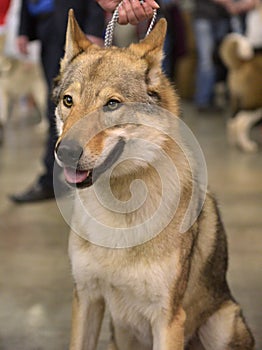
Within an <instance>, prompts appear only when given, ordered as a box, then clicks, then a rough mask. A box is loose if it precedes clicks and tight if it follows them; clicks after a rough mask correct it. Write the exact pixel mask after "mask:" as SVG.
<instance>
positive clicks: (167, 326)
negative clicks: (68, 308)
mask: <svg viewBox="0 0 262 350" xmlns="http://www.w3.org/2000/svg"><path fill="white" fill-rule="evenodd" d="M165 29H166V23H165V20H160V21H159V22H158V23H157V25H156V26H155V28H154V30H153V31H152V33H151V34H149V36H147V37H146V39H144V40H143V41H142V42H140V43H138V44H132V45H130V46H129V47H128V48H125V49H120V48H116V47H112V48H107V49H103V48H98V47H96V46H94V45H92V44H91V43H90V42H89V41H88V40H87V39H86V38H85V35H84V34H83V33H82V32H81V30H80V29H79V27H78V25H77V23H76V21H75V19H74V16H73V13H72V12H71V13H70V15H69V23H68V30H67V38H66V50H65V57H64V59H63V60H62V62H61V72H60V76H59V77H58V78H57V80H56V86H55V89H54V97H55V99H56V102H57V108H56V115H57V118H58V129H59V133H60V138H59V141H58V145H57V152H58V150H59V144H60V143H61V142H63V141H66V140H67V138H68V137H69V136H68V135H71V137H73V139H74V142H77V143H79V144H81V147H83V154H82V155H81V158H80V160H79V162H78V165H77V167H78V168H79V169H82V170H84V169H85V168H88V169H89V168H92V167H93V166H94V164H95V162H96V163H98V164H99V163H100V158H101V157H102V158H103V157H104V156H106V155H107V154H108V149H109V150H112V149H114V145H115V144H116V143H117V140H119V135H121V138H122V139H124V140H125V141H126V144H128V140H130V139H136V138H143V139H145V140H148V141H149V142H153V141H154V142H155V143H156V144H157V145H159V146H160V147H161V148H162V149H163V150H164V151H165V152H166V153H167V154H168V156H169V157H170V159H171V160H172V162H174V164H176V167H177V169H178V173H179V174H178V175H179V179H180V180H181V197H180V201H179V206H178V208H177V211H176V213H175V215H174V217H173V219H172V221H171V222H170V223H169V224H168V225H167V226H166V227H165V228H164V229H163V230H162V231H161V232H160V233H159V234H158V235H157V236H156V237H154V238H153V239H151V240H149V241H147V242H146V243H143V244H140V245H137V246H134V247H130V248H124V249H113V248H106V247H102V246H98V245H95V244H92V243H91V242H90V241H89V240H85V239H84V238H82V237H80V236H79V235H78V234H77V233H75V232H74V231H71V234H70V239H69V255H70V259H71V264H72V273H73V277H74V282H75V289H74V299H73V318H72V336H71V345H70V349H71V350H80V349H82V350H84V349H85V350H87V349H88V350H94V349H95V348H96V344H97V340H98V336H99V332H100V327H101V323H102V319H103V314H104V309H105V305H107V307H108V309H109V312H110V316H111V320H112V339H111V343H110V345H109V349H111V350H131V349H132V350H149V349H150V350H152V349H153V350H176V349H177V350H178V349H179V350H181V349H184V348H187V349H212V350H220V349H221V350H222V349H253V346H254V342H253V338H252V335H251V333H250V331H249V330H248V328H247V326H246V324H245V321H244V319H243V316H242V313H241V310H240V307H239V305H238V304H237V303H236V302H235V301H234V300H233V299H232V297H231V294H230V291H229V288H228V286H227V282H226V276H225V275H226V270H227V245H226V237H225V233H224V229H223V225H222V223H221V221H220V218H219V214H218V210H217V207H216V203H215V201H214V199H213V198H212V196H211V195H210V194H207V196H206V199H205V203H204V205H203V208H202V210H201V213H200V215H199V217H198V218H197V220H196V221H195V223H194V224H193V225H192V227H191V228H190V229H189V230H188V231H187V232H185V233H180V230H179V229H180V224H181V221H182V220H183V217H184V215H185V211H186V209H187V207H188V203H189V201H190V198H191V195H192V179H191V176H190V169H189V166H188V162H187V160H186V159H184V158H183V155H181V152H180V151H179V147H178V146H177V144H176V143H175V142H174V141H172V140H171V138H169V137H167V136H166V134H165V133H163V132H160V131H159V130H158V129H156V130H154V129H153V128H147V127H145V126H144V125H141V124H143V123H142V122H141V123H140V124H139V123H134V124H132V122H131V123H130V124H128V125H119V126H118V127H116V128H108V129H107V130H105V131H102V132H100V133H98V134H97V135H96V136H94V137H93V138H92V140H91V141H90V142H87V140H88V139H89V133H91V132H92V130H94V128H95V127H97V125H98V124H99V123H100V121H99V120H100V119H99V112H96V111H98V110H99V109H100V108H102V107H103V106H105V105H107V103H108V101H109V100H112V99H117V100H119V101H121V102H142V103H145V104H148V105H153V106H154V105H159V106H161V107H162V108H164V109H166V110H168V111H170V112H172V113H174V114H178V112H179V109H178V99H177V96H176V94H175V92H174V89H173V87H172V86H171V85H170V83H169V82H168V80H167V79H166V78H165V76H164V75H163V74H162V72H161V58H162V46H163V41H164V36H165ZM65 95H67V96H68V95H70V96H71V97H72V99H73V100H72V101H73V103H72V104H70V105H68V104H67V103H65V102H64V103H63V101H64V96H65ZM120 111H121V109H120ZM91 112H93V114H90V116H91V117H88V113H91ZM96 113H98V114H96ZM117 113H118V112H117V111H116V116H117ZM119 113H121V112H119ZM85 116H87V117H86V122H87V124H85V127H84V128H83V129H82V130H81V129H78V131H77V132H76V133H73V134H70V132H71V130H73V128H74V126H75V125H76V123H77V122H78V121H80V120H81V119H82V118H83V117H85ZM96 116H97V118H96ZM116 118H117V117H116ZM152 118H154V120H155V121H154V122H155V123H156V125H157V124H163V125H162V126H163V129H164V130H166V133H167V134H168V131H169V129H170V127H171V126H172V125H174V124H173V121H172V120H170V121H166V120H164V119H163V120H162V119H161V116H160V115H159V116H158V115H154V116H152ZM98 129H99V125H98ZM72 135H73V136H72ZM144 153H145V158H146V160H148V163H149V164H158V162H159V164H160V166H162V168H163V173H164V179H165V181H166V182H168V183H169V184H170V185H174V186H176V184H175V176H174V174H173V173H171V174H170V169H169V168H166V167H165V165H162V163H161V158H158V155H157V154H156V155H153V156H152V155H151V153H150V152H149V151H148V149H145V150H144ZM150 157H152V158H150ZM60 161H61V160H60ZM137 178H139V179H142V180H143V181H144V182H145V183H146V184H147V187H148V197H147V198H146V200H145V202H144V203H143V205H142V206H141V207H140V208H139V209H137V210H135V211H133V212H131V213H127V214H125V213H117V212H112V211H110V210H108V209H107V208H106V207H105V206H102V205H101V203H100V202H99V201H98V199H97V197H96V194H95V191H94V189H93V187H94V186H90V187H88V188H85V189H79V190H78V195H79V196H80V197H81V201H82V202H83V203H84V206H86V207H87V208H88V211H89V212H90V213H91V215H92V213H93V214H94V215H95V214H96V215H97V213H98V214H99V219H100V220H101V221H102V222H103V223H104V224H106V225H109V226H111V227H115V228H117V227H124V228H126V227H127V228H128V227H132V226H133V224H135V223H137V222H141V221H143V220H144V219H145V218H146V217H148V215H149V216H150V215H151V214H152V213H153V212H154V210H155V208H156V207H157V205H158V203H159V201H160V200H161V194H162V193H161V190H159V188H160V187H161V185H160V179H159V175H158V174H157V172H156V171H155V170H154V168H153V166H150V165H148V164H147V163H146V162H140V161H138V160H126V161H124V162H123V163H121V164H120V165H118V167H117V169H116V170H114V172H113V174H112V178H111V182H110V184H111V190H112V193H113V194H114V195H115V197H117V198H118V199H119V200H124V201H125V200H127V199H128V198H129V196H130V192H129V185H130V184H131V183H132V181H133V180H135V179H137ZM98 186H99V185H98ZM105 195H106V194H105ZM170 196H171V194H170ZM171 197H172V196H171ZM82 214H83V212H82V211H81V208H80V207H77V208H75V212H74V220H76V221H77V222H81V221H83V216H82ZM159 220H161V218H159ZM83 225H84V227H85V229H86V233H87V236H89V237H91V241H92V237H95V236H96V235H97V234H98V233H97V232H93V227H92V223H90V222H83ZM109 240H112V241H111V243H112V244H113V245H114V244H115V246H116V247H117V246H118V242H114V237H110V238H109Z"/></svg>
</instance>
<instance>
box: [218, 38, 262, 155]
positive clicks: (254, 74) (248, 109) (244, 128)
mask: <svg viewBox="0 0 262 350" xmlns="http://www.w3.org/2000/svg"><path fill="white" fill-rule="evenodd" d="M220 55H221V57H222V60H223V61H224V63H225V65H226V66H227V68H228V87H229V93H230V102H231V113H232V114H233V118H232V119H231V120H229V121H228V125H227V126H228V137H229V142H230V143H231V144H233V145H237V146H239V147H240V148H241V149H242V150H243V151H246V152H254V151H256V150H257V149H258V145H257V144H256V142H255V141H254V140H251V138H250V130H251V128H252V126H254V124H256V123H257V122H258V121H259V120H261V119H262V88H261V86H262V53H261V52H260V53H255V52H254V49H253V48H252V46H251V44H250V43H249V41H248V39H247V38H246V37H245V36H243V35H240V34H236V33H232V34H229V35H227V36H226V37H225V39H224V40H223V42H222V44H221V47H220Z"/></svg>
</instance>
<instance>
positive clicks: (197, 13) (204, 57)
mask: <svg viewBox="0 0 262 350" xmlns="http://www.w3.org/2000/svg"><path fill="white" fill-rule="evenodd" d="M230 28H231V27H230V13H229V12H228V10H227V9H226V8H225V6H224V0H195V8H194V31H195V41H196V50H197V71H196V83H195V96H194V100H195V104H196V107H197V109H198V111H199V112H206V111H210V109H212V108H213V107H214V105H213V97H214V87H215V83H216V80H217V74H218V69H220V67H219V64H218V63H217V62H215V61H214V52H215V50H216V48H217V47H218V46H219V44H220V42H221V41H222V40H223V38H224V37H225V35H226V34H227V33H229V32H230Z"/></svg>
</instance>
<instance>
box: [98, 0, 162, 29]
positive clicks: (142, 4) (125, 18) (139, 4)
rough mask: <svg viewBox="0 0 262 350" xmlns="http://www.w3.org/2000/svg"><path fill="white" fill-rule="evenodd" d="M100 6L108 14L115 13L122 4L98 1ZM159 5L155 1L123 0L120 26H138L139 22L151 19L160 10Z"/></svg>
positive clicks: (113, 0)
mask: <svg viewBox="0 0 262 350" xmlns="http://www.w3.org/2000/svg"><path fill="white" fill-rule="evenodd" d="M97 2H98V3H99V5H100V6H101V7H102V8H103V9H104V10H105V11H108V12H113V11H114V10H115V9H116V7H117V6H118V5H119V3H120V2H121V1H120V0H97ZM158 8H159V5H158V4H157V2H156V1H154V0H146V1H139V0H123V1H122V3H121V5H120V6H119V9H118V13H119V18H118V23H119V24H127V23H130V24H134V25H135V24H138V23H139V22H141V21H143V20H145V19H148V18H151V17H152V16H153V14H154V10H156V9H158Z"/></svg>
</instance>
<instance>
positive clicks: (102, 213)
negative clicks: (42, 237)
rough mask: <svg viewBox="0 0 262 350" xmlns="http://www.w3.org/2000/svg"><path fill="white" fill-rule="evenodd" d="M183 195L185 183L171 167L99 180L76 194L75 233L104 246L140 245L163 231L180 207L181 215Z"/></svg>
mask: <svg viewBox="0 0 262 350" xmlns="http://www.w3.org/2000/svg"><path fill="white" fill-rule="evenodd" d="M156 168H157V169H156ZM182 192H184V184H183V181H181V179H179V177H178V176H177V174H176V173H175V171H172V169H170V167H169V166H168V164H156V167H153V166H148V167H145V168H142V167H141V168H140V171H137V172H133V173H132V172H131V173H130V174H128V175H127V174H126V175H123V176H121V177H115V178H114V177H112V178H111V180H110V181H109V182H107V181H106V180H105V181H98V182H97V183H95V184H94V185H93V186H92V187H90V188H88V189H85V190H79V191H78V192H77V195H76V202H75V211H74V217H73V230H74V231H75V232H76V233H78V234H79V235H80V236H82V237H83V238H84V239H87V240H89V241H91V242H93V243H96V244H98V245H102V246H109V247H123V246H124V247H130V246H134V245H138V244H141V243H143V242H145V241H148V240H150V239H152V238H153V237H155V236H156V235H157V234H159V232H162V231H163V230H164V228H165V227H166V226H167V225H168V224H169V223H170V221H172V220H173V219H174V215H176V216H177V209H178V208H180V209H179V210H180V212H181V203H180V198H181V196H182ZM183 211H185V210H184V209H183ZM180 216H181V215H180ZM180 224H181V223H180Z"/></svg>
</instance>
